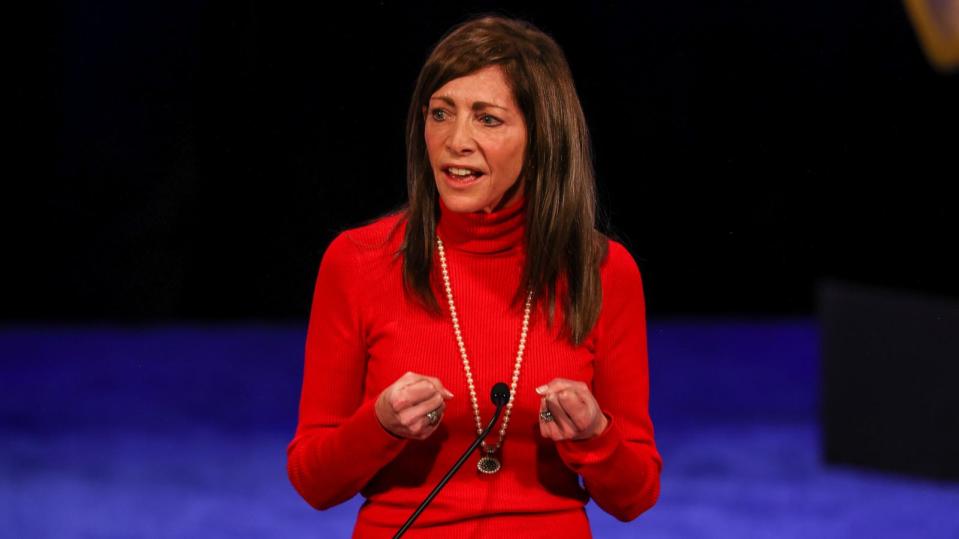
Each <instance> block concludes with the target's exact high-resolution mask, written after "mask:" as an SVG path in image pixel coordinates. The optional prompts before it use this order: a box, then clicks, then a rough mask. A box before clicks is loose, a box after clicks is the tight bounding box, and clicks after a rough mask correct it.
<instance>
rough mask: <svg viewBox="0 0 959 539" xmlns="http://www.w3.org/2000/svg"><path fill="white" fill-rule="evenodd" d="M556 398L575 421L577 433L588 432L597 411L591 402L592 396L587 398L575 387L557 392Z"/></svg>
mask: <svg viewBox="0 0 959 539" xmlns="http://www.w3.org/2000/svg"><path fill="white" fill-rule="evenodd" d="M556 400H557V401H558V402H559V405H560V406H562V407H563V410H564V411H565V412H566V415H567V416H569V418H570V420H571V421H572V422H573V426H574V427H576V431H577V433H583V432H586V431H587V430H589V428H590V427H591V426H592V425H593V423H594V422H595V413H594V412H593V407H592V406H591V403H590V402H589V401H591V400H592V396H590V397H589V398H588V399H587V398H586V397H584V396H583V395H581V394H580V393H579V392H577V391H576V390H575V389H564V390H562V391H560V392H558V393H556Z"/></svg>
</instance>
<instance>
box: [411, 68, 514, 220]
mask: <svg viewBox="0 0 959 539" xmlns="http://www.w3.org/2000/svg"><path fill="white" fill-rule="evenodd" d="M423 114H424V117H425V122H426V124H425V137H426V149H427V152H428V153H429V157H430V166H431V167H432V169H433V176H434V178H435V179H436V188H437V189H438V190H439V193H440V196H441V197H442V198H443V203H444V204H446V207H448V208H449V209H451V210H453V211H456V212H476V211H484V212H487V213H489V212H491V211H496V210H498V209H500V208H502V207H504V206H507V205H509V204H510V203H511V202H513V201H514V200H516V199H517V198H518V197H519V195H520V194H521V193H522V191H523V189H524V188H525V187H524V185H523V183H524V181H523V180H519V176H520V172H521V171H522V168H523V157H524V154H525V151H526V121H525V119H524V118H523V114H522V113H521V112H520V110H519V106H518V105H517V104H516V101H515V100H514V98H513V92H512V91H511V90H510V88H509V86H508V85H507V84H506V77H505V75H504V74H503V71H502V69H501V68H500V67H499V66H489V67H485V68H483V69H480V70H478V71H475V72H473V73H471V74H469V75H465V76H463V77H460V78H458V79H453V80H451V81H449V82H447V83H446V84H445V85H443V86H442V87H441V88H440V89H438V90H436V92H435V93H434V94H433V95H432V96H430V103H429V107H426V108H424V109H423ZM451 168H452V170H451ZM464 173H465V174H464ZM517 180H519V181H517Z"/></svg>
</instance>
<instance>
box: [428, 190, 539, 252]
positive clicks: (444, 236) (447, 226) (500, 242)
mask: <svg viewBox="0 0 959 539" xmlns="http://www.w3.org/2000/svg"><path fill="white" fill-rule="evenodd" d="M437 198H439V203H440V219H439V223H437V226H436V228H437V234H439V236H440V239H441V240H443V246H444V247H449V248H452V249H457V250H460V251H465V252H468V253H476V254H493V253H500V252H506V251H510V250H513V249H514V248H517V247H519V246H521V245H522V244H523V242H524V239H525V234H526V194H525V193H521V194H520V195H519V197H518V198H517V199H516V200H514V201H513V202H511V203H510V204H509V205H508V206H505V207H503V208H501V209H500V210H498V211H494V212H490V213H486V212H484V211H478V212H466V213H460V212H455V211H453V210H451V209H449V208H447V207H446V204H444V203H443V198H442V197H439V196H437Z"/></svg>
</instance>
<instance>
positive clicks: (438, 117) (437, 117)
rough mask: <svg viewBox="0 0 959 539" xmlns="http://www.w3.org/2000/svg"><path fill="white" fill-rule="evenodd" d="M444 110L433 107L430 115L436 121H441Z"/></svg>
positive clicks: (443, 116)
mask: <svg viewBox="0 0 959 539" xmlns="http://www.w3.org/2000/svg"><path fill="white" fill-rule="evenodd" d="M445 115H446V111H445V110H443V109H433V110H431V111H430V116H432V117H433V119H434V120H436V121H442V120H443V119H444V118H445Z"/></svg>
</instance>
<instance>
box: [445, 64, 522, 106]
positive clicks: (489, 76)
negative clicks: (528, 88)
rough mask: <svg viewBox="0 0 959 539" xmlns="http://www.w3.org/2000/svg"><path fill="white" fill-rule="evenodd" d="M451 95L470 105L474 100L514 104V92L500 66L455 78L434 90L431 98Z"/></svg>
mask: <svg viewBox="0 0 959 539" xmlns="http://www.w3.org/2000/svg"><path fill="white" fill-rule="evenodd" d="M441 96H443V97H449V98H452V99H453V100H454V101H456V102H457V103H460V102H461V101H462V102H463V104H465V105H469V104H470V103H472V102H473V101H486V102H489V103H493V104H494V105H502V106H504V107H506V106H509V105H510V104H513V92H512V90H510V87H509V84H507V82H506V74H505V73H503V69H502V68H501V67H500V66H498V65H494V66H487V67H484V68H482V69H479V70H477V71H474V72H472V73H470V74H469V75H464V76H462V77H458V78H455V79H453V80H451V81H449V82H447V83H446V84H444V85H443V86H441V87H440V88H439V89H438V90H436V91H435V92H433V95H432V96H430V98H431V99H433V98H438V97H441Z"/></svg>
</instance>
